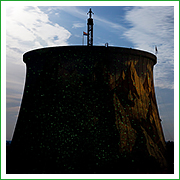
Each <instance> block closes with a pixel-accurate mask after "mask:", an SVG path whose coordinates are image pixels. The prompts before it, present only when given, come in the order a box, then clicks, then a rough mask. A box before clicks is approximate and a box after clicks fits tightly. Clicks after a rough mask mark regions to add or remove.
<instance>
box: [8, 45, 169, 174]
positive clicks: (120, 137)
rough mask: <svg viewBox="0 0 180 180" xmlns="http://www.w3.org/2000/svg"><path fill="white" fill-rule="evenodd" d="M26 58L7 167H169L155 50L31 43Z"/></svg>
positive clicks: (83, 170)
mask: <svg viewBox="0 0 180 180" xmlns="http://www.w3.org/2000/svg"><path fill="white" fill-rule="evenodd" d="M24 62H25V63H26V65H27V74H26V84H25V89H24V95H23V100H22V105H21V110H20V113H19V117H18V121H17V124H16V129H15V132H14V136H13V140H12V146H11V149H12V153H11V154H12V156H11V158H12V161H13V162H14V163H15V164H16V161H18V162H19V165H18V166H17V165H16V166H14V165H13V163H12V166H11V165H10V163H8V164H7V165H8V166H7V167H8V168H7V172H8V173H80V174H81V173H165V172H166V171H165V170H166V160H165V157H164V156H165V150H166V147H165V141H164V136H163V132H162V127H161V123H160V118H159V113H158V109H157V104H156V98H155V92H154V84H153V66H154V64H155V63H156V57H155V56H154V55H152V54H150V53H147V52H143V51H138V50H133V49H127V48H114V47H108V48H106V47H95V46H93V47H85V46H79V47H78V46H74V47H73V46H72V47H56V48H44V49H39V50H34V51H31V52H28V53H26V54H25V55H24ZM11 158H10V159H11ZM12 167H13V168H12Z"/></svg>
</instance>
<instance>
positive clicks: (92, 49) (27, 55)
mask: <svg viewBox="0 0 180 180" xmlns="http://www.w3.org/2000/svg"><path fill="white" fill-rule="evenodd" d="M69 51H71V52H75V53H76V52H77V53H78V52H79V51H81V53H82V52H84V53H87V52H92V53H93V52H94V53H95V52H100V53H105V52H106V53H107V51H108V53H110V54H111V53H112V54H113V53H114V54H115V53H118V54H128V55H136V56H141V57H147V58H150V59H151V60H153V62H154V64H156V63H157V57H156V55H154V54H153V53H150V52H147V51H144V50H139V49H132V48H126V47H117V46H108V47H105V46H81V45H77V46H55V47H45V48H39V49H34V50H31V51H28V52H25V53H24V54H23V59H27V58H30V57H31V56H41V55H44V54H57V53H59V54H60V53H62V52H63V53H65V52H69Z"/></svg>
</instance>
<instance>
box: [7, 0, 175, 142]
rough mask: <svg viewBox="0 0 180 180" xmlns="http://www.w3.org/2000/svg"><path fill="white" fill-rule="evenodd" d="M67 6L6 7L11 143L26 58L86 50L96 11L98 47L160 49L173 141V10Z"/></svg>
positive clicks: (158, 76) (164, 115)
mask: <svg viewBox="0 0 180 180" xmlns="http://www.w3.org/2000/svg"><path fill="white" fill-rule="evenodd" d="M68 3H69V4H71V2H68ZM68 3H67V2H66V6H62V5H61V3H60V2H59V5H58V6H56V5H57V3H56V5H53V3H52V6H43V3H41V4H40V6H39V5H38V6H36V4H35V3H34V5H30V6H29V5H28V4H27V5H26V6H24V5H22V4H21V6H19V5H15V4H8V6H7V7H6V139H7V140H10V139H11V138H12V135H13V131H14V128H15V124H16V121H17V117H18V113H19V109H20V105H21V99H22V96H23V88H24V83H25V75H26V66H25V64H24V63H23V61H22V60H23V59H22V56H23V54H24V53H25V52H27V51H30V50H32V49H37V48H43V47H50V46H68V45H82V32H83V31H86V29H87V28H86V24H87V22H86V20H87V18H88V16H87V12H88V10H89V8H90V7H91V8H92V11H93V12H94V15H93V19H94V45H97V46H104V45H105V43H106V42H108V44H109V46H118V47H128V48H130V47H131V48H135V49H140V50H145V51H148V52H151V53H155V50H154V47H155V46H157V47H158V55H157V56H158V62H157V64H156V65H155V66H154V84H155V90H156V98H157V103H158V108H159V113H160V117H161V119H162V127H163V131H164V135H165V139H166V140H174V7H173V6H174V5H173V4H172V5H171V4H170V3H169V5H168V6H164V4H163V2H162V3H160V4H159V5H158V6H154V5H151V6H129V5H130V2H127V3H126V4H127V5H124V4H123V6H122V5H121V3H116V4H118V6H114V5H116V4H113V2H112V3H110V5H109V6H102V5H104V3H101V6H96V4H95V5H91V4H92V2H91V3H89V5H87V6H67V5H69V4H68ZM111 4H112V5H113V6H111ZM105 5H106V4H105ZM131 5H132V4H131ZM155 5H157V4H155ZM85 42H86V41H85ZM177 120H178V119H177Z"/></svg>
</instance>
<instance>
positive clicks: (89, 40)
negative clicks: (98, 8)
mask: <svg viewBox="0 0 180 180" xmlns="http://www.w3.org/2000/svg"><path fill="white" fill-rule="evenodd" d="M87 14H89V18H88V23H87V25H88V27H87V28H88V29H87V46H93V19H92V18H91V16H92V14H94V13H93V12H92V11H91V8H90V10H89V12H88V13H87Z"/></svg>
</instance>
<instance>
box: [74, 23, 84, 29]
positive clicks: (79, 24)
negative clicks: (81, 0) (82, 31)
mask: <svg viewBox="0 0 180 180" xmlns="http://www.w3.org/2000/svg"><path fill="white" fill-rule="evenodd" d="M81 27H85V23H78V22H75V23H74V24H73V26H72V28H75V29H76V28H81Z"/></svg>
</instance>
